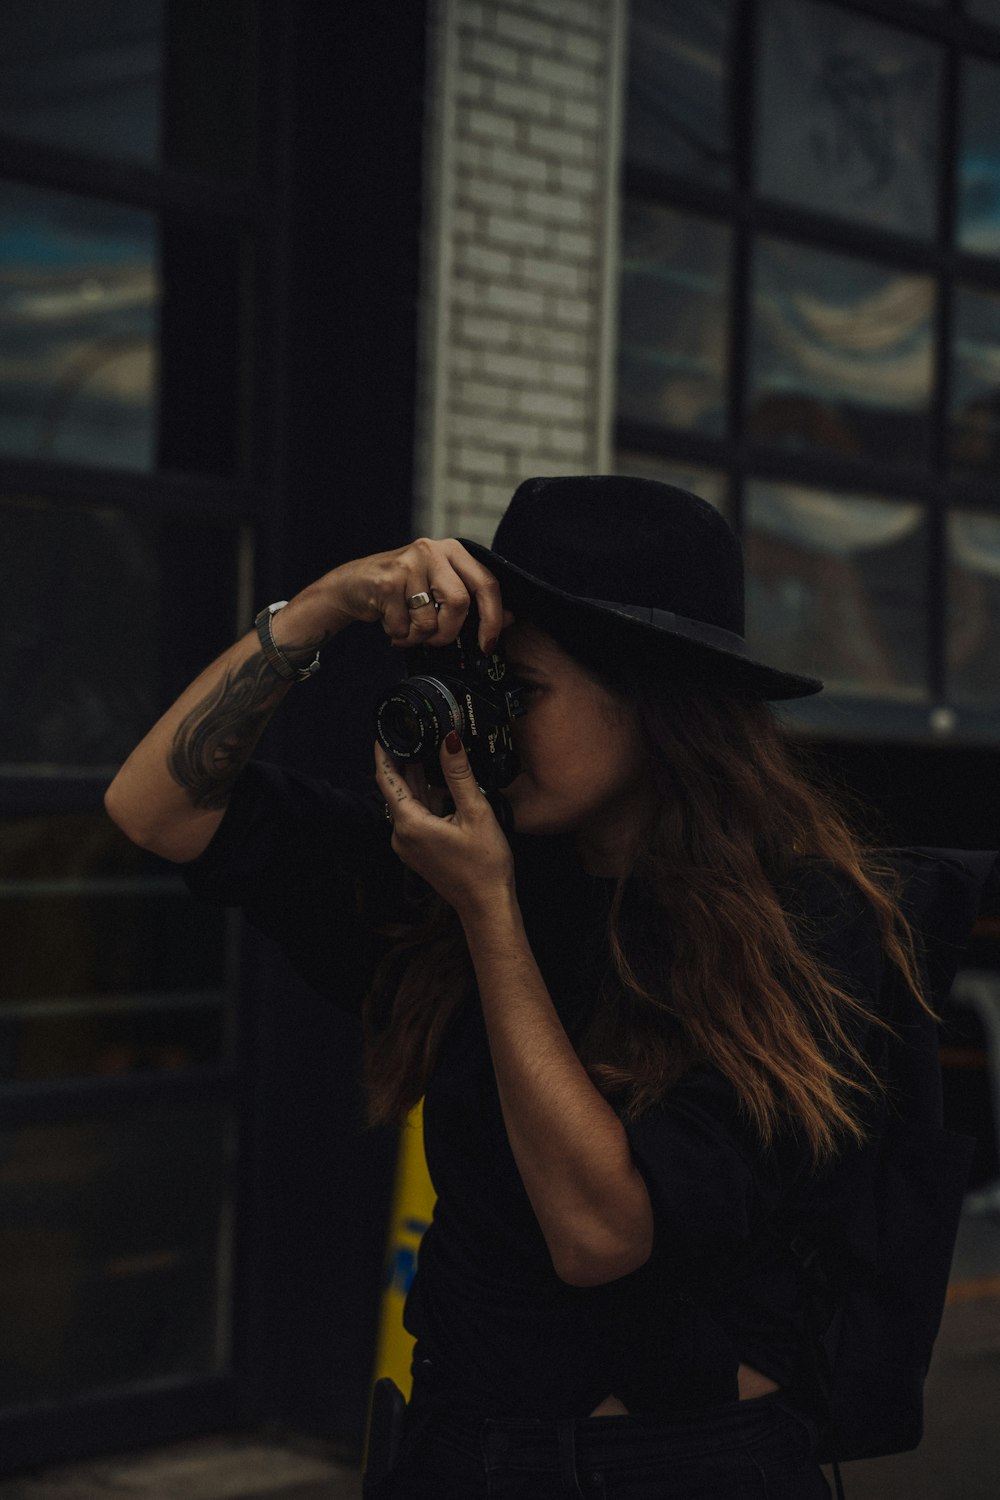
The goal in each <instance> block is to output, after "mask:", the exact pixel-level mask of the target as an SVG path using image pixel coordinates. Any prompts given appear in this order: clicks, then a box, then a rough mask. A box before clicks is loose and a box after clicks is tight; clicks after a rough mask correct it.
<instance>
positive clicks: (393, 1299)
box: [373, 1101, 434, 1399]
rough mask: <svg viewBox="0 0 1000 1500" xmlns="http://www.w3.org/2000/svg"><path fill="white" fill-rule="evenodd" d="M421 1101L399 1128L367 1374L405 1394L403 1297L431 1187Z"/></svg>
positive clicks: (409, 1353) (409, 1346)
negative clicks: (373, 1349)
mask: <svg viewBox="0 0 1000 1500" xmlns="http://www.w3.org/2000/svg"><path fill="white" fill-rule="evenodd" d="M422 1105H423V1101H421V1103H420V1104H417V1105H416V1106H415V1107H414V1108H413V1109H412V1110H411V1111H410V1114H409V1116H408V1118H407V1121H406V1124H405V1125H404V1126H403V1129H402V1131H401V1132H400V1140H399V1159H398V1161H397V1164H396V1186H395V1189H394V1192H393V1200H392V1217H391V1219H390V1222H389V1244H388V1248H387V1252H386V1267H385V1281H384V1283H383V1285H384V1291H383V1295H382V1318H381V1322H380V1324H379V1336H378V1348H377V1352H376V1355H375V1373H374V1376H373V1380H381V1379H382V1377H383V1376H384V1375H389V1376H391V1377H392V1379H393V1380H394V1381H395V1382H396V1384H397V1385H398V1386H399V1388H400V1390H401V1391H402V1392H403V1394H404V1396H406V1398H407V1399H409V1395H410V1383H411V1382H410V1362H411V1360H412V1358H413V1339H412V1338H411V1337H410V1335H409V1334H408V1333H407V1332H406V1329H405V1328H404V1327H403V1303H404V1301H405V1300H406V1294H407V1292H408V1291H409V1290H410V1283H411V1282H412V1280H413V1273H414V1272H415V1270H416V1269H417V1252H418V1250H419V1249H420V1240H421V1238H422V1236H423V1232H424V1230H425V1229H426V1228H427V1226H428V1224H429V1223H430V1221H431V1214H432V1213H433V1212H434V1189H433V1187H432V1186H431V1179H430V1174H429V1172H428V1171H427V1160H426V1158H425V1156H424V1124H423V1107H422Z"/></svg>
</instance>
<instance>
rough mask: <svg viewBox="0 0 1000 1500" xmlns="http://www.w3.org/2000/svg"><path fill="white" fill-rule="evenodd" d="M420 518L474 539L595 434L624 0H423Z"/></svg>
mask: <svg viewBox="0 0 1000 1500" xmlns="http://www.w3.org/2000/svg"><path fill="white" fill-rule="evenodd" d="M433 24H434V32H435V35H434V40H433V46H432V55H433V57H434V64H433V67H432V70H431V75H430V79H429V98H428V103H429V120H428V146H427V158H426V175H425V201H426V204H427V213H426V220H425V242H424V292H423V298H422V312H423V338H422V374H421V384H420V391H421V395H420V401H419V407H420V440H419V449H418V463H417V472H418V476H419V481H418V482H419V490H420V493H419V495H418V507H417V527H418V529H419V530H422V531H425V532H427V533H428V534H430V535H435V536H440V535H449V534H455V533H460V534H465V535H470V536H473V537H476V538H478V539H482V540H487V541H488V540H489V538H490V536H491V535H492V531H493V528H494V526H495V524H496V520H497V518H498V517H499V515H500V513H501V511H502V510H503V508H504V506H505V504H506V502H507V500H508V499H509V498H510V494H511V492H512V490H513V489H514V487H515V485H516V484H517V483H518V482H519V481H520V480H521V479H523V478H525V477H527V476H528V475H531V474H555V473H591V472H595V471H597V470H598V469H600V468H602V467H605V466H606V463H607V453H608V448H609V432H608V428H609V421H610V419H609V416H608V413H609V410H610V394H609V377H608V365H609V342H610V339H609V335H610V330H611V327H612V324H613V312H614V308H613V302H614V266H613V260H614V244H615V240H616V224H617V210H616V206H615V195H616V188H617V184H616V177H617V167H618V136H619V131H618V125H617V114H618V95H619V88H620V85H619V73H620V57H621V50H622V42H621V33H622V30H623V0H520V3H516V4H515V3H512V0H494V3H474V0H438V4H437V7H436V11H435V15H434V23H433Z"/></svg>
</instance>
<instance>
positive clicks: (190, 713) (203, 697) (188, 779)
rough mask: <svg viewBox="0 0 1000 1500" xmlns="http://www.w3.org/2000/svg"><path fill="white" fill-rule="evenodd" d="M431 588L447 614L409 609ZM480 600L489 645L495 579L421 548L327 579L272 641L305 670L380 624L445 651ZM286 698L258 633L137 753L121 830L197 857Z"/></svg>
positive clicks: (157, 848)
mask: <svg viewBox="0 0 1000 1500" xmlns="http://www.w3.org/2000/svg"><path fill="white" fill-rule="evenodd" d="M425 589H433V590H434V593H435V596H436V597H437V599H438V600H439V601H441V604H442V607H441V609H440V610H438V611H435V610H434V609H433V608H430V607H426V608H424V609H422V610H414V611H412V612H411V611H409V610H408V609H407V606H406V600H407V598H409V597H410V596H412V595H413V594H416V593H419V592H420V591H421V590H425ZM473 593H474V594H475V595H476V599H477V602H478V605H479V613H480V621H481V624H480V634H481V636H482V637H483V638H484V639H485V637H486V636H487V635H499V633H500V630H501V629H502V626H503V617H502V609H501V603H500V591H499V588H498V587H497V583H496V580H495V579H494V578H493V576H492V575H491V574H490V573H489V572H487V570H486V569H485V568H484V567H482V566H481V564H479V563H477V562H475V561H474V560H473V558H471V557H470V556H469V554H468V553H467V552H466V551H465V549H464V547H462V546H461V545H460V543H458V542H456V541H453V540H446V541H440V542H435V541H428V540H427V539H425V538H423V539H420V540H419V541H415V542H410V543H409V544H408V545H407V546H406V547H400V548H398V549H397V550H395V551H393V552H380V553H376V554H375V555H373V556H372V557H367V558H360V559H358V560H357V561H355V562H350V563H345V564H344V565H343V566H342V567H340V568H335V569H334V570H333V572H331V573H327V574H325V575H324V576H323V577H322V578H320V579H318V580H317V581H316V582H315V583H313V584H310V585H309V587H308V588H306V589H303V591H302V592H301V593H300V594H297V595H296V597H295V598H294V599H293V600H291V602H290V603H289V604H288V605H287V606H286V607H285V608H284V609H282V610H279V611H278V613H277V614H275V615H274V616H273V617H272V621H271V628H272V634H273V636H274V640H275V643H276V645H277V646H278V647H279V649H280V650H281V651H282V652H283V653H284V655H285V656H287V657H288V658H289V660H291V661H292V662H293V663H294V664H295V665H302V666H304V665H306V663H308V662H309V661H310V660H311V658H312V657H313V656H314V655H315V653H316V651H317V650H318V649H320V648H321V647H322V646H323V645H324V644H325V643H326V642H327V641H329V640H331V639H332V638H333V636H335V635H337V634H338V633H339V632H340V631H341V630H344V629H346V627H347V626H348V625H350V624H351V623H352V622H354V621H357V620H363V621H369V622H374V621H381V623H382V627H383V629H384V630H385V632H386V634H387V635H388V636H389V637H390V638H391V640H392V642H393V645H397V646H404V647H405V646H410V645H415V644H416V643H417V642H418V641H424V642H426V643H427V644H429V645H444V644H446V643H447V642H448V641H450V640H454V639H455V636H456V635H457V634H458V631H459V630H460V629H461V626H462V622H463V620H464V619H465V616H466V614H467V613H468V607H469V599H470V595H471V594H473ZM288 688H289V683H288V682H287V681H285V680H284V679H283V678H281V677H279V676H278V675H277V673H276V672H275V671H274V670H273V668H272V667H271V666H270V665H269V664H268V662H267V660H266V658H265V657H264V655H263V653H262V651H261V649H260V642H259V641H258V638H257V633H256V631H250V632H249V633H248V634H247V635H245V636H244V637H243V638H242V639H241V640H239V641H237V642H236V643H235V645H233V646H231V647H230V648H229V650H228V651H224V652H223V654H222V655H221V656H220V657H218V658H217V659H216V660H215V661H214V662H213V663H212V664H211V666H209V667H207V668H206V669H205V671H204V672H202V673H201V674H200V676H198V677H197V678H195V680H194V682H192V683H191V685H190V686H189V687H188V688H186V689H185V691H184V692H183V693H182V694H181V696H180V697H179V698H178V699H177V701H176V702H175V703H174V704H173V705H172V706H171V707H170V708H169V709H168V710H167V712H166V713H165V714H164V715H163V717H162V718H161V719H159V720H158V721H157V723H156V724H154V726H153V728H152V729H151V730H150V731H149V733H148V734H147V735H146V737H145V738H144V739H143V740H142V741H141V742H140V743H139V744H138V745H137V746H136V748H135V749H134V750H133V751H132V754H131V755H130V756H129V758H128V760H126V762H125V764H124V765H123V766H122V768H121V770H120V771H119V772H118V774H117V776H116V777H115V779H114V781H113V782H112V783H111V785H110V787H109V788H108V790H107V793H106V794H105V806H106V808H107V810H108V813H109V815H110V816H111V818H112V819H113V820H114V822H116V823H117V824H118V826H119V827H120V828H122V829H123V831H124V832H125V833H126V834H128V836H129V838H130V839H132V840H133V842H135V843H137V844H140V845H142V847H143V848H146V849H152V850H153V851H154V852H155V853H157V854H161V855H163V856H164V857H165V858H166V859H172V860H176V861H178V862H184V861H187V860H191V859H195V858H196V857H197V856H198V855H199V854H200V853H201V852H202V850H203V849H205V848H206V846H207V845H208V843H209V841H210V840H211V838H212V835H213V834H214V832H215V830H216V828H217V827H218V826H219V823H220V822H221V821H222V818H223V816H224V814H225V810H226V805H227V803H228V800H229V797H230V794H231V792H232V789H233V786H234V784H235V782H236V779H237V777H238V776H239V774H240V772H241V771H242V770H243V767H244V766H245V765H246V763H247V761H248V760H249V759H250V756H251V755H252V753H253V750H254V747H255V745H256V744H257V741H258V740H259V738H260V736H261V734H262V733H263V730H264V727H265V725H266V724H267V722H268V720H269V719H270V717H271V715H272V714H273V713H274V711H275V709H276V708H277V707H278V705H279V704H280V703H281V701H282V699H283V698H284V696H285V694H286V692H287V691H288Z"/></svg>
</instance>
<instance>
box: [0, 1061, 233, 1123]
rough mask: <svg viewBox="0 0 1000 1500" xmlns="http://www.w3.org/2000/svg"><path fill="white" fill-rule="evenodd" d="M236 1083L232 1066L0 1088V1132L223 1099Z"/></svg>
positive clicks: (207, 1066)
mask: <svg viewBox="0 0 1000 1500" xmlns="http://www.w3.org/2000/svg"><path fill="white" fill-rule="evenodd" d="M237 1079H238V1072H237V1068H236V1065H235V1064H233V1063H230V1064H226V1063H214V1064H207V1063H206V1064H200V1065H198V1066H195V1067H191V1068H183V1069H177V1070H176V1071H173V1070H170V1071H168V1070H163V1071H162V1072H155V1073H154V1072H147V1071H142V1072H137V1073H127V1074H123V1075H119V1076H117V1077H113V1078H108V1077H103V1076H91V1077H77V1078H65V1079H52V1080H44V1081H40V1082H37V1083H10V1084H8V1083H3V1084H0V1129H10V1128H12V1127H17V1126H21V1125H33V1124H45V1123H48V1122H50V1121H53V1120H60V1119H74V1118H79V1117H82V1116H92V1115H103V1116H107V1115H116V1114H127V1113H130V1112H131V1111H133V1110H136V1109H141V1108H142V1107H143V1106H144V1105H148V1104H170V1103H172V1102H174V1101H175V1100H176V1101H177V1102H178V1103H182V1102H184V1101H185V1100H188V1099H191V1100H197V1099H205V1098H225V1097H229V1096H231V1095H233V1094H234V1091H235V1088H236V1084H237Z"/></svg>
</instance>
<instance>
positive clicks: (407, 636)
mask: <svg viewBox="0 0 1000 1500" xmlns="http://www.w3.org/2000/svg"><path fill="white" fill-rule="evenodd" d="M425 593H426V594H430V595H431V596H432V600H431V602H429V603H427V604H422V605H416V606H415V607H412V608H411V607H410V606H409V605H408V604H407V600H408V599H412V598H413V597H414V595H418V594H425ZM472 598H475V600H476V604H477V606H478V609H479V645H480V647H481V648H482V650H483V651H485V652H487V653H489V652H491V651H492V650H494V649H495V643H496V641H497V639H498V637H499V635H500V632H501V630H502V629H503V627H504V626H505V625H509V624H510V623H511V622H512V620H513V618H514V617H513V615H511V614H510V613H509V612H508V611H505V610H504V608H503V605H502V603H501V600H500V586H499V584H498V583H497V581H496V579H495V578H494V577H493V574H492V573H491V572H490V571H489V570H488V569H487V568H484V567H483V565H482V563H479V562H477V561H476V559H475V558H474V557H472V556H470V554H469V553H468V552H466V550H465V548H464V547H463V546H462V544H461V542H458V541H456V540H455V539H454V538H453V537H448V538H446V539H445V540H444V541H431V540H430V539H429V538H427V537H419V538H418V539H417V540H416V541H414V542H408V543H407V545H406V546H405V547H397V548H396V550H395V551H393V552H376V553H374V554H373V555H372V556H371V557H359V558H357V559H355V561H353V562H347V563H344V564H342V566H341V567H339V568H334V569H333V571H332V572H330V573H326V574H324V575H323V577H322V578H319V579H317V581H316V582H315V583H312V584H310V585H309V587H308V588H305V589H303V590H302V592H301V593H300V594H297V595H296V596H295V598H294V599H293V600H292V601H291V603H290V604H289V606H288V609H287V610H282V611H281V615H279V616H276V617H275V621H274V628H275V631H276V639H277V641H278V645H279V646H280V645H281V632H283V631H284V630H285V629H293V628H294V629H295V630H296V631H298V632H299V633H301V632H302V631H303V630H305V631H306V632H307V633H308V632H309V630H310V629H311V630H312V631H313V632H314V633H326V634H334V633H336V631H338V630H342V629H344V627H345V626H347V625H349V624H351V623H352V622H353V621H355V620H365V621H369V622H373V623H374V622H376V621H381V624H382V629H383V630H384V631H385V633H386V635H387V636H389V638H390V640H391V641H392V644H393V645H394V646H401V647H409V646H420V645H425V646H446V645H448V644H449V643H450V642H451V641H453V640H454V639H455V637H456V636H457V635H458V632H459V631H460V630H461V628H462V625H463V623H464V621H465V617H466V615H467V614H468V612H469V604H470V601H471V600H472ZM435 603H436V604H437V606H439V607H438V608H435ZM282 616H283V617H284V618H282Z"/></svg>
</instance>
